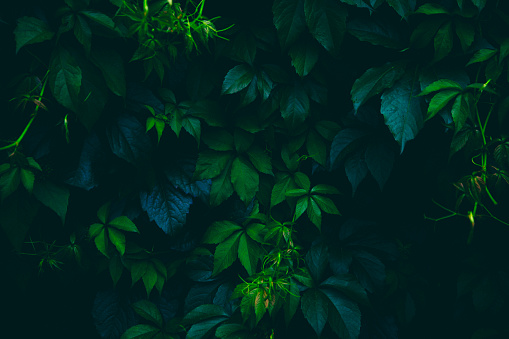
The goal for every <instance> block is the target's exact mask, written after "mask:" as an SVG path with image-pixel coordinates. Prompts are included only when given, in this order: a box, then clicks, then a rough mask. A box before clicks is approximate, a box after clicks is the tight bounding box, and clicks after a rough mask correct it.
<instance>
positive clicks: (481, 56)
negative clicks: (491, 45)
mask: <svg viewBox="0 0 509 339" xmlns="http://www.w3.org/2000/svg"><path fill="white" fill-rule="evenodd" d="M497 52H498V51H497V50H496V49H480V50H478V51H477V52H475V54H474V56H472V58H471V59H470V60H469V61H468V63H467V64H466V66H469V65H472V64H476V63H479V62H483V61H486V60H488V59H490V58H491V57H492V56H494V55H495V54H497Z"/></svg>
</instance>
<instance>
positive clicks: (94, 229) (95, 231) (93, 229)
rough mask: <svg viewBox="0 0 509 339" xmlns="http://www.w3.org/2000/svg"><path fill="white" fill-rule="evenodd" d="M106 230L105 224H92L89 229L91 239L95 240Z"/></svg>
mask: <svg viewBox="0 0 509 339" xmlns="http://www.w3.org/2000/svg"><path fill="white" fill-rule="evenodd" d="M103 228H104V225H103V224H92V225H90V227H89V229H88V235H89V237H90V238H95V237H97V236H98V235H99V232H101V230H102V229H103Z"/></svg>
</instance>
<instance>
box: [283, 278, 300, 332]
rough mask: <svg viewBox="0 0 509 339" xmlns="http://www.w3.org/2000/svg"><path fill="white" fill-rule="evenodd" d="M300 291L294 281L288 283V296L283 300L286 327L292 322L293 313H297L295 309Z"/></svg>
mask: <svg viewBox="0 0 509 339" xmlns="http://www.w3.org/2000/svg"><path fill="white" fill-rule="evenodd" d="M300 299H301V298H300V291H299V287H298V286H297V284H296V283H295V281H294V280H291V281H290V286H289V287H288V294H287V295H286V298H285V304H284V306H283V307H284V312H285V323H286V325H288V324H289V323H290V321H291V320H292V318H293V316H294V315H295V312H297V308H298V306H299V302H300Z"/></svg>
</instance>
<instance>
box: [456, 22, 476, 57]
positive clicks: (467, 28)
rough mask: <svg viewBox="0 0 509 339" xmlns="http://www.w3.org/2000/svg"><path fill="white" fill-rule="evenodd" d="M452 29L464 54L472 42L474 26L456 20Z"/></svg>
mask: <svg viewBox="0 0 509 339" xmlns="http://www.w3.org/2000/svg"><path fill="white" fill-rule="evenodd" d="M454 28H455V30H456V35H457V36H458V38H459V40H460V43H461V49H462V50H463V52H466V51H467V49H468V48H469V47H470V46H471V45H472V43H473V42H474V38H475V26H474V25H473V24H471V23H468V22H465V21H464V20H462V19H457V20H455V21H454Z"/></svg>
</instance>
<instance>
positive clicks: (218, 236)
mask: <svg viewBox="0 0 509 339" xmlns="http://www.w3.org/2000/svg"><path fill="white" fill-rule="evenodd" d="M241 229H242V227H241V226H239V225H237V224H236V223H234V222H232V221H228V220H223V221H216V222H215V223H213V224H212V225H210V226H209V228H207V231H206V232H205V235H204V236H203V242H204V243H205V244H219V243H221V242H223V241H224V240H225V239H226V238H228V237H229V236H230V235H231V234H232V233H233V232H235V231H239V230H241Z"/></svg>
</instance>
